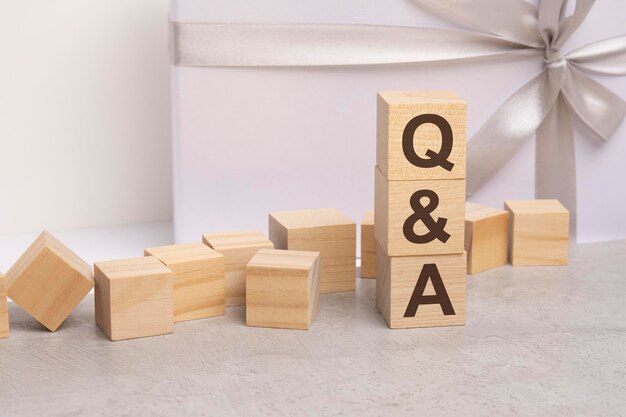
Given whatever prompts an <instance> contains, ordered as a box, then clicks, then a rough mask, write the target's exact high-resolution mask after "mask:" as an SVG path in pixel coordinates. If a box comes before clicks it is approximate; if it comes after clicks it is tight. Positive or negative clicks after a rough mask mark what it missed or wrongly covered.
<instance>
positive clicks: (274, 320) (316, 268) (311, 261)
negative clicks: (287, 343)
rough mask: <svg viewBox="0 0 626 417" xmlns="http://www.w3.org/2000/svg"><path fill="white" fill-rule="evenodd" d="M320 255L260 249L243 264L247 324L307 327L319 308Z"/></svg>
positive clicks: (306, 252)
mask: <svg viewBox="0 0 626 417" xmlns="http://www.w3.org/2000/svg"><path fill="white" fill-rule="evenodd" d="M319 255H320V254H319V252H308V251H292V250H277V249H261V250H259V251H258V252H257V254H256V255H254V256H253V257H252V259H251V260H250V262H249V263H248V265H247V267H246V325H248V326H255V327H276V328H282V329H308V328H309V327H310V326H311V324H312V323H313V321H314V320H315V317H316V316H317V313H318V311H319V298H320V256H319Z"/></svg>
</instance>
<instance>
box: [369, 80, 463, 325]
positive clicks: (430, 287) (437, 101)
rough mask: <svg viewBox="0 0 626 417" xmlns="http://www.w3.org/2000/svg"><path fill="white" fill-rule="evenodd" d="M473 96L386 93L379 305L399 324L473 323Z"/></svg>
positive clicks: (380, 160)
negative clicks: (469, 121) (469, 276)
mask: <svg viewBox="0 0 626 417" xmlns="http://www.w3.org/2000/svg"><path fill="white" fill-rule="evenodd" d="M466 113H467V105H466V103H465V102H464V101H463V100H461V99H460V98H458V97H457V96H456V95H455V94H453V93H450V92H443V91H426V92H382V93H379V95H378V119H377V125H378V128H377V150H376V163H377V167H376V174H375V177H376V184H375V186H376V191H375V210H374V213H375V222H374V229H375V230H374V233H375V237H376V246H377V247H376V269H377V274H376V278H377V281H376V305H377V307H378V309H379V310H380V312H381V314H382V315H383V317H384V318H385V321H386V322H387V324H388V325H389V327H391V328H407V327H426V326H448V325H461V324H464V323H465V303H466V301H465V300H466V254H465V252H464V222H465V215H464V213H465V156H466V118H467V116H466Z"/></svg>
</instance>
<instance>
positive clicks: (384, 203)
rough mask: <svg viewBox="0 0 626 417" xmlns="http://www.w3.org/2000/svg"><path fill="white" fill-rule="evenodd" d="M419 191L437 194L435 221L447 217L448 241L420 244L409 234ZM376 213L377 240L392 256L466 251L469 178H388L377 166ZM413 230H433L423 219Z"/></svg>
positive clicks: (421, 232)
mask: <svg viewBox="0 0 626 417" xmlns="http://www.w3.org/2000/svg"><path fill="white" fill-rule="evenodd" d="M418 190H432V191H434V192H435V193H436V194H437V196H438V198H439V204H438V205H437V207H436V208H435V209H434V210H433V211H432V212H431V213H430V216H431V217H432V218H433V219H434V220H435V221H436V220H437V219H438V218H440V217H443V218H446V219H447V222H446V225H445V227H444V231H445V232H446V233H448V234H449V235H450V237H449V238H448V240H447V241H446V242H445V243H444V242H442V241H441V240H439V239H435V240H433V241H431V242H429V243H424V244H417V243H413V242H411V241H409V240H407V238H406V237H405V235H404V233H403V227H404V223H405V222H406V221H407V219H408V218H409V217H410V216H411V215H413V213H414V210H413V208H412V207H411V196H412V195H413V193H415V192H416V191H418ZM422 200H423V199H422ZM422 204H423V205H427V204H428V202H422ZM374 216H375V220H374V233H375V235H376V241H377V242H378V243H379V244H380V245H381V246H382V247H383V249H384V250H385V253H387V254H388V256H417V255H437V254H448V253H462V252H463V250H464V245H465V240H464V239H465V237H464V234H465V225H464V218H465V180H464V179H460V180H422V181H388V180H387V178H385V176H384V175H383V173H382V172H381V171H380V170H379V169H376V183H375V209H374ZM413 230H414V232H415V233H416V234H418V235H424V234H426V233H428V231H429V229H428V228H427V227H426V226H425V225H424V223H423V222H422V221H417V222H415V224H414V227H413Z"/></svg>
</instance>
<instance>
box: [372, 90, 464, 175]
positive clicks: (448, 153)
mask: <svg viewBox="0 0 626 417" xmlns="http://www.w3.org/2000/svg"><path fill="white" fill-rule="evenodd" d="M377 107H378V119H377V140H376V144H377V145H376V164H377V165H378V167H379V168H380V170H381V172H382V173H383V174H384V175H385V177H387V178H388V179H389V180H392V181H395V180H423V179H446V180H449V179H462V178H465V154H466V150H465V148H466V136H467V132H466V129H467V128H466V126H467V104H466V103H465V101H463V100H461V99H460V98H459V97H458V96H457V95H456V94H454V93H452V92H449V91H399V92H394V91H387V92H381V93H378V106H377Z"/></svg>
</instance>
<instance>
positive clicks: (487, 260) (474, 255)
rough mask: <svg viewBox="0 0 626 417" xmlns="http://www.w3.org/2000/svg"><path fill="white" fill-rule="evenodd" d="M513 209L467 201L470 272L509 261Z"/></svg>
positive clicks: (467, 238)
mask: <svg viewBox="0 0 626 417" xmlns="http://www.w3.org/2000/svg"><path fill="white" fill-rule="evenodd" d="M508 247H509V212H508V211H505V210H498V209H495V208H492V207H487V206H483V205H480V204H476V203H469V202H468V203H465V251H466V252H467V272H468V273H469V274H477V273H479V272H483V271H487V270H488V269H492V268H495V267H498V266H501V265H504V264H506V263H507V260H508Z"/></svg>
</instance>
